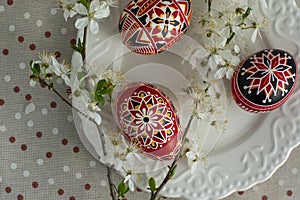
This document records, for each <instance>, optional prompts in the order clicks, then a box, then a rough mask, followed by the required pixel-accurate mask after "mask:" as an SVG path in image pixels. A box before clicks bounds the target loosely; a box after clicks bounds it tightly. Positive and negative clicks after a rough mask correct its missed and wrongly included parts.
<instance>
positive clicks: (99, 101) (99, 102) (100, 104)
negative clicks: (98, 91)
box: [95, 95, 105, 106]
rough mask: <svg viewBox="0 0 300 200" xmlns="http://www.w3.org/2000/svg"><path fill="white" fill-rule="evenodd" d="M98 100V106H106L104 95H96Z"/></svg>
mask: <svg viewBox="0 0 300 200" xmlns="http://www.w3.org/2000/svg"><path fill="white" fill-rule="evenodd" d="M95 99H96V101H97V102H98V106H104V104H105V99H104V97H103V96H100V95H99V96H97V95H96V96H95Z"/></svg>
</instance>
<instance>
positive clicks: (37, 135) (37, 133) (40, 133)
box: [35, 131, 43, 138]
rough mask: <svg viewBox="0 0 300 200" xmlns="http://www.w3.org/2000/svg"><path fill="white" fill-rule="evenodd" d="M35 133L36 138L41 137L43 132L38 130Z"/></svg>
mask: <svg viewBox="0 0 300 200" xmlns="http://www.w3.org/2000/svg"><path fill="white" fill-rule="evenodd" d="M35 135H36V137H37V138H41V137H42V136H43V133H42V132H41V131H38V132H36V134H35Z"/></svg>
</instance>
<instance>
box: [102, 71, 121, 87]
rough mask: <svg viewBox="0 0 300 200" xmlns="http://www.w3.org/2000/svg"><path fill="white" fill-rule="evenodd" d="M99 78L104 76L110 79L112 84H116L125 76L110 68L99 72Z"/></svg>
mask: <svg viewBox="0 0 300 200" xmlns="http://www.w3.org/2000/svg"><path fill="white" fill-rule="evenodd" d="M101 78H104V79H105V80H110V81H111V83H112V84H113V85H116V84H117V83H119V82H122V81H124V80H125V77H124V75H123V74H122V73H121V72H115V71H112V70H105V71H104V72H103V73H102V74H101Z"/></svg>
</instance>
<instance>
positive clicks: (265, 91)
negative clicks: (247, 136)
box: [231, 49, 297, 113]
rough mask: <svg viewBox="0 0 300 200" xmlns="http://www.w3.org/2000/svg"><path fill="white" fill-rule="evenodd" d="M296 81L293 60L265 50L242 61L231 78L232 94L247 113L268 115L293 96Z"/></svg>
mask: <svg viewBox="0 0 300 200" xmlns="http://www.w3.org/2000/svg"><path fill="white" fill-rule="evenodd" d="M296 79H297V63H296V60H295V59H294V58H293V56H292V55H291V54H289V53H287V52H286V51H283V50H279V49H266V50H262V51H260V52H258V53H255V54H253V55H251V56H249V57H248V58H246V59H245V60H244V61H242V62H241V63H240V65H239V67H238V68H237V70H236V71H235V73H234V75H233V78H232V84H231V86H232V94H233V97H234V99H235V101H236V103H237V104H238V105H239V106H240V107H241V108H243V109H244V110H246V111H249V112H254V113H265V112H269V111H271V110H273V109H276V108H278V107H279V106H281V105H282V104H283V103H284V102H285V101H286V100H287V99H288V98H289V96H290V95H291V94H292V92H293V89H294V87H295V84H296Z"/></svg>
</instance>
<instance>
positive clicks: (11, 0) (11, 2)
mask: <svg viewBox="0 0 300 200" xmlns="http://www.w3.org/2000/svg"><path fill="white" fill-rule="evenodd" d="M6 3H7V5H9V6H11V5H13V4H14V1H13V0H7V1H6Z"/></svg>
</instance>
